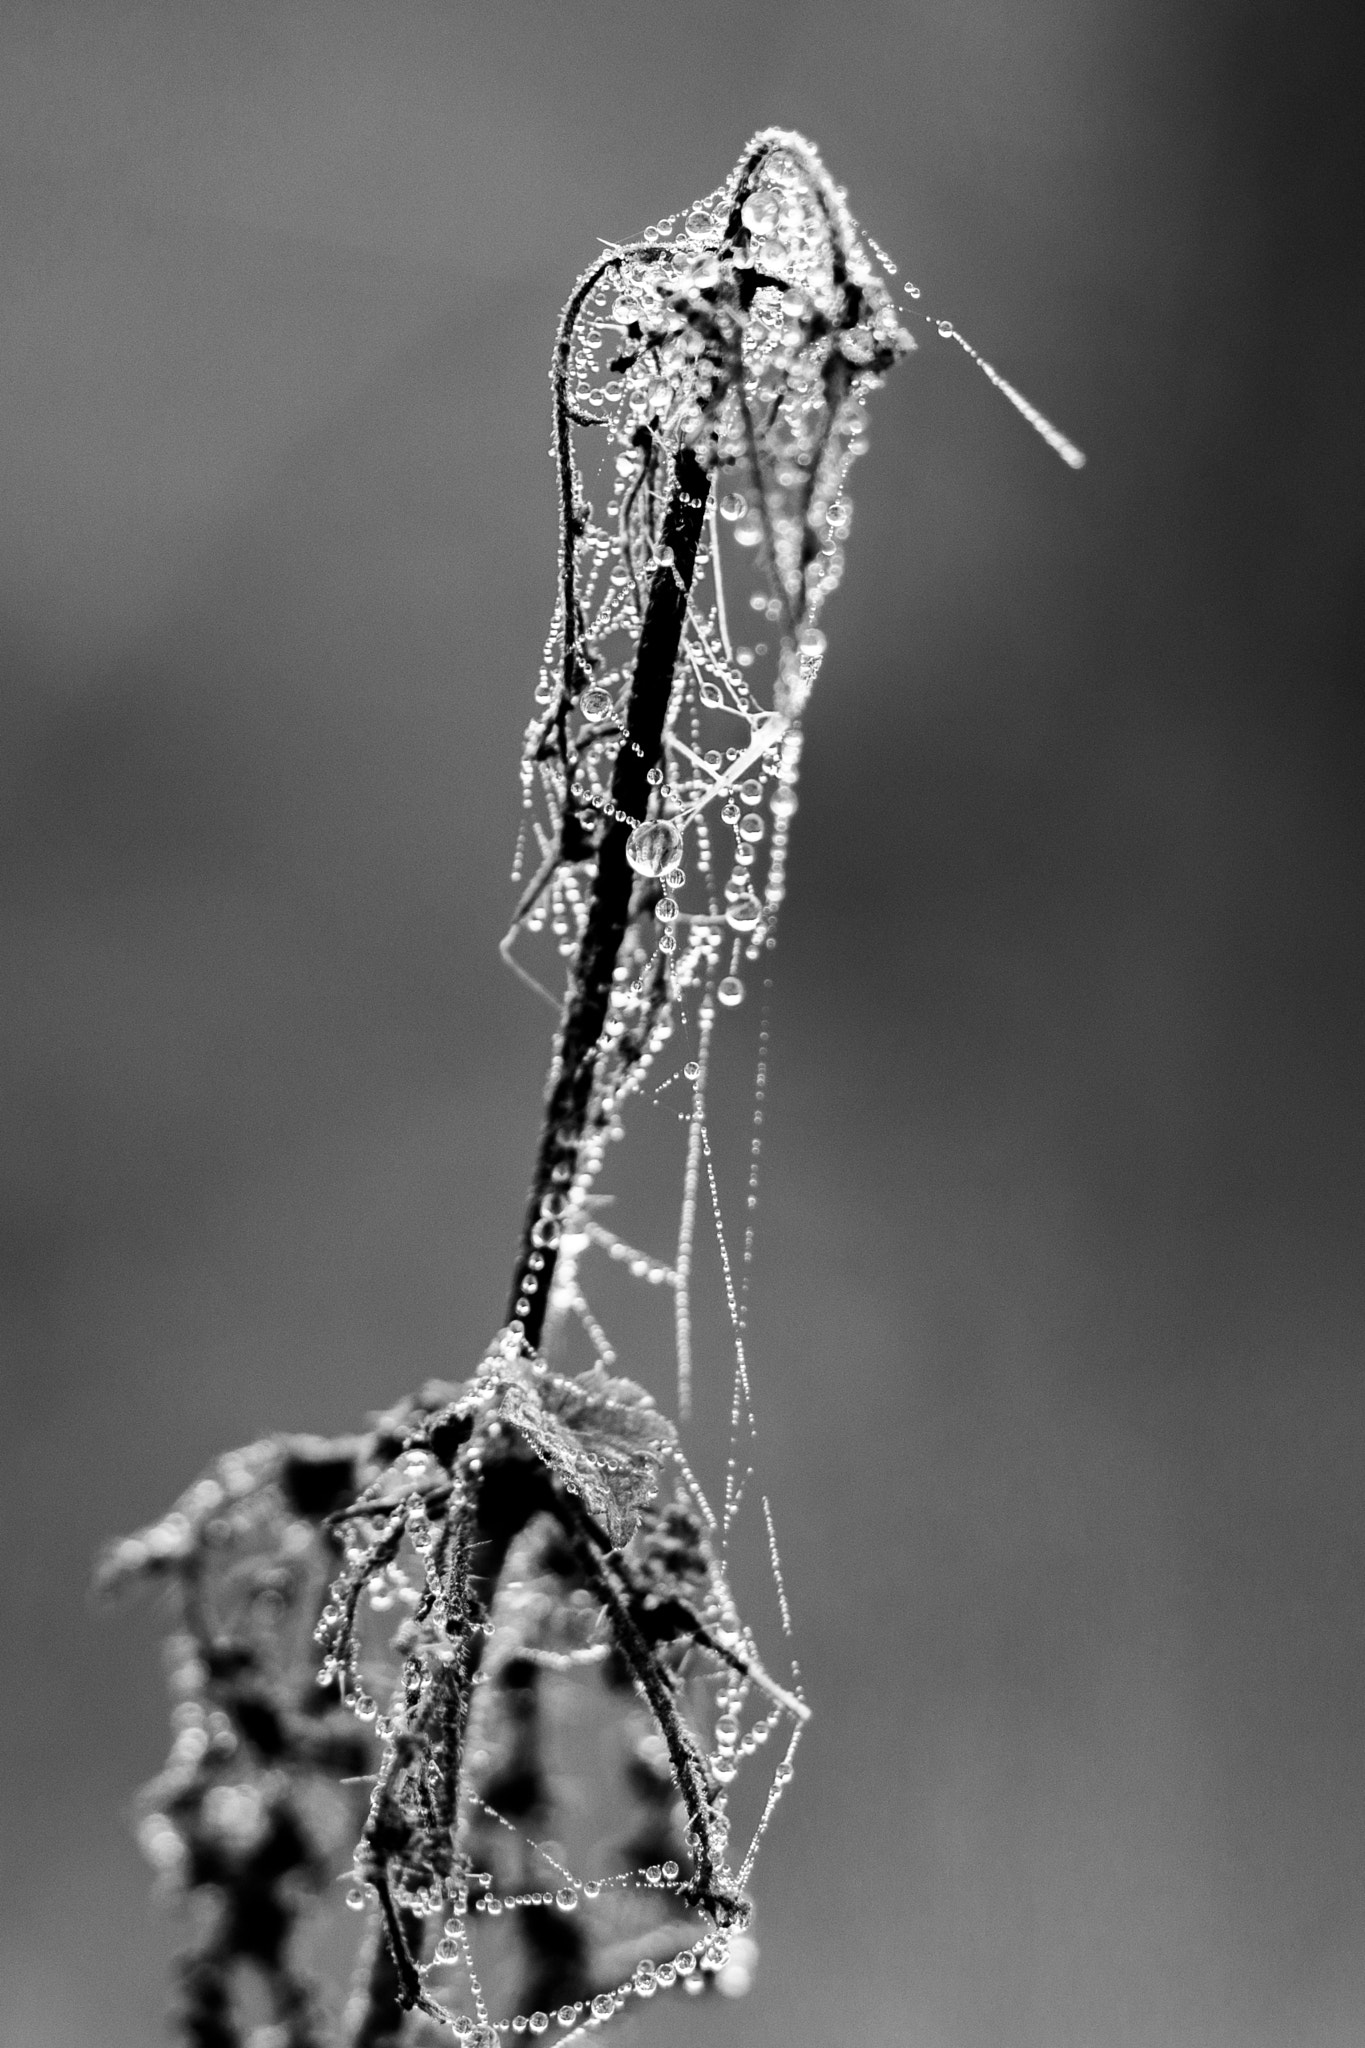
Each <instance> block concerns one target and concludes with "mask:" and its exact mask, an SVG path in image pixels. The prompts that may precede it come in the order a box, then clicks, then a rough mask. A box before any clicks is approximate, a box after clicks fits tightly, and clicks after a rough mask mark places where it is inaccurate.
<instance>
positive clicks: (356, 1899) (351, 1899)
mask: <svg viewBox="0 0 1365 2048" xmlns="http://www.w3.org/2000/svg"><path fill="white" fill-rule="evenodd" d="M346 1904H347V1905H348V1906H349V1907H350V1909H351V1911H352V1912H353V1913H363V1912H364V1910H365V1894H364V1892H363V1891H362V1890H361V1888H360V1886H359V1885H358V1884H353V1885H352V1886H351V1889H350V1890H349V1891H348V1892H347V1894H346Z"/></svg>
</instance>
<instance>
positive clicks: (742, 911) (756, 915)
mask: <svg viewBox="0 0 1365 2048" xmlns="http://www.w3.org/2000/svg"><path fill="white" fill-rule="evenodd" d="M762 915H763V905H762V904H761V903H760V902H759V900H758V898H757V896H750V895H744V896H737V897H736V898H735V900H734V902H733V903H732V904H731V905H730V907H729V909H728V910H727V911H726V913H725V922H726V923H727V924H728V925H729V926H730V928H731V930H732V931H737V932H751V931H752V930H753V928H754V926H755V925H756V924H757V923H758V920H759V919H760V917H762Z"/></svg>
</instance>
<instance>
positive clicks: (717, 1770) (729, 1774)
mask: <svg viewBox="0 0 1365 2048" xmlns="http://www.w3.org/2000/svg"><path fill="white" fill-rule="evenodd" d="M711 1776H712V1777H713V1778H714V1779H715V1781H716V1783H717V1784H718V1785H731V1784H733V1783H734V1779H735V1766H734V1764H732V1763H727V1762H726V1761H725V1760H724V1758H719V1757H718V1758H717V1760H716V1762H715V1763H713V1764H712V1766H711Z"/></svg>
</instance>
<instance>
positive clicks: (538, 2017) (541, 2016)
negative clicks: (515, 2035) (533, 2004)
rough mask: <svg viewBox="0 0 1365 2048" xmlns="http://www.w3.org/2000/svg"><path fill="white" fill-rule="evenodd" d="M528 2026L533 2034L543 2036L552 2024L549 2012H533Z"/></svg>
mask: <svg viewBox="0 0 1365 2048" xmlns="http://www.w3.org/2000/svg"><path fill="white" fill-rule="evenodd" d="M526 2024H527V2026H528V2027H529V2028H530V2029H531V2032H532V2033H533V2034H543V2033H544V2032H545V2029H546V2028H547V2027H548V2026H549V2024H550V2015H549V2013H547V2012H533V2013H532V2014H531V2017H530V2019H529V2020H528V2021H527V2022H526Z"/></svg>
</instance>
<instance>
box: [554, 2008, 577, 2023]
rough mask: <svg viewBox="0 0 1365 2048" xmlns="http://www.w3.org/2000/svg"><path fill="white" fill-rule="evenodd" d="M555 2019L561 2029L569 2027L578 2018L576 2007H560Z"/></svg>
mask: <svg viewBox="0 0 1365 2048" xmlns="http://www.w3.org/2000/svg"><path fill="white" fill-rule="evenodd" d="M555 2018H556V2019H557V2020H558V2021H559V2024H560V2026H561V2027H571V2026H572V2025H573V2023H574V2021H575V2020H576V2019H577V2018H578V2007H577V2006H576V2005H561V2006H560V2008H559V2011H558V2012H557V2013H556V2014H555Z"/></svg>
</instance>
